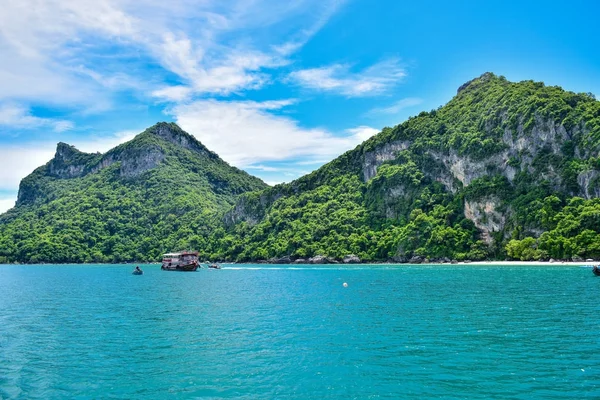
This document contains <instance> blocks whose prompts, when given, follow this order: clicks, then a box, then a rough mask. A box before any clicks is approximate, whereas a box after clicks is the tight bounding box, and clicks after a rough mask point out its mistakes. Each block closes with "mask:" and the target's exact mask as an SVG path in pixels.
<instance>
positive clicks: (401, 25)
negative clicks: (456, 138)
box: [0, 0, 600, 211]
mask: <svg viewBox="0 0 600 400" xmlns="http://www.w3.org/2000/svg"><path fill="white" fill-rule="evenodd" d="M598 15H600V3H598V2H597V1H569V2H552V1H543V2H542V1H527V2H524V1H486V2H483V1H462V2H460V1H457V2H446V1H419V2H411V3H409V2H399V1H383V0H380V1H366V0H346V1H342V0H332V1H328V0H318V1H316V0H295V1H294V0H290V1H287V2H281V1H275V0H271V1H261V0H239V1H224V0H220V1H213V0H198V1H195V0H194V1H193V0H180V1H172V2H165V1H162V0H135V1H134V0H93V1H91V0H46V1H43V2H39V1H36V0H21V1H19V2H9V3H8V4H3V10H2V13H0V59H1V60H2V63H0V211H3V210H6V209H8V208H10V207H11V206H12V205H13V204H14V201H15V198H16V194H17V190H18V184H19V181H20V179H22V178H23V177H24V176H26V175H27V174H29V173H30V172H31V171H32V170H33V169H34V168H35V167H37V166H39V165H42V164H44V163H45V162H47V161H48V160H50V159H51V158H52V156H53V154H54V151H55V148H56V143H57V142H59V141H64V142H67V143H70V144H74V145H75V146H77V147H78V148H79V149H81V150H84V151H90V152H91V151H101V152H104V151H106V150H108V149H110V148H111V147H113V146H115V145H117V144H119V143H122V142H124V141H126V140H129V139H131V138H132V137H133V136H134V135H135V134H137V133H139V132H141V131H142V130H144V129H145V128H146V127H148V126H151V125H153V124H154V123H156V122H157V121H174V122H177V123H178V124H180V126H181V127H182V128H183V129H185V130H187V131H188V132H190V133H191V134H193V135H195V136H196V137H197V138H198V139H199V140H200V141H201V142H202V143H204V144H205V145H206V146H207V147H209V148H210V149H211V150H213V151H215V152H217V153H218V154H219V155H221V157H222V158H224V159H225V160H226V161H228V162H229V163H230V164H232V165H235V166H238V167H240V168H243V169H245V170H246V171H248V172H250V173H252V174H254V175H257V176H259V177H261V178H262V179H263V180H265V181H266V182H268V183H277V182H282V181H290V180H293V179H295V178H297V177H299V176H301V175H303V174H305V173H308V172H310V171H312V170H314V169H316V168H317V167H319V166H320V165H322V164H323V163H324V162H327V161H329V160H331V159H333V158H335V157H336V156H337V155H339V154H341V153H343V152H344V151H346V150H349V149H351V148H354V147H355V146H356V145H357V144H359V143H360V142H362V141H363V140H365V139H366V138H368V137H369V136H370V135H373V134H374V133H376V132H378V131H379V130H380V129H381V128H382V127H384V126H393V125H396V124H398V123H400V122H402V121H404V120H405V119H406V118H407V117H409V116H410V115H414V114H418V113H419V112H420V111H422V110H430V109H433V108H436V107H438V106H439V105H442V104H444V103H446V102H447V101H448V100H450V99H451V98H452V96H453V95H454V94H455V93H456V89H457V88H458V87H459V86H460V85H461V84H462V83H464V82H466V81H468V80H470V79H472V78H474V77H476V76H479V75H481V74H482V73H483V72H486V71H491V72H494V73H496V74H499V75H504V76H506V77H507V78H508V79H509V80H513V81H518V80H523V79H533V80H537V81H544V82H545V83H546V84H550V85H560V86H562V87H564V88H565V89H568V90H572V91H576V92H592V93H594V94H596V95H600V52H599V51H598V49H600V34H599V33H598V30H597V16H598Z"/></svg>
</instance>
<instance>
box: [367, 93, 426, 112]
mask: <svg viewBox="0 0 600 400" xmlns="http://www.w3.org/2000/svg"><path fill="white" fill-rule="evenodd" d="M421 103H423V99H419V98H417V97H407V98H405V99H402V100H398V101H397V102H395V103H393V104H391V105H389V106H387V107H381V108H373V109H372V110H370V111H369V112H368V113H367V114H398V113H399V112H400V111H401V110H404V109H405V108H409V107H414V106H418V105H419V104H421Z"/></svg>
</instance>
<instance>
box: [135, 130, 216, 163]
mask: <svg viewBox="0 0 600 400" xmlns="http://www.w3.org/2000/svg"><path fill="white" fill-rule="evenodd" d="M143 133H146V134H151V135H155V136H158V137H159V138H161V139H163V140H166V141H167V142H170V143H173V144H175V145H178V146H182V147H184V148H186V149H188V150H192V151H195V152H197V153H201V154H204V155H207V156H209V157H210V158H219V156H217V154H215V153H213V152H212V151H210V150H208V149H207V148H206V147H205V146H204V145H203V144H202V143H201V142H200V141H199V140H198V139H196V138H195V137H194V136H193V135H190V134H189V133H187V132H186V131H184V130H183V129H181V128H180V127H179V125H177V124H176V123H174V122H158V123H156V124H154V125H152V126H151V127H150V128H148V129H146V130H145V131H144V132H143Z"/></svg>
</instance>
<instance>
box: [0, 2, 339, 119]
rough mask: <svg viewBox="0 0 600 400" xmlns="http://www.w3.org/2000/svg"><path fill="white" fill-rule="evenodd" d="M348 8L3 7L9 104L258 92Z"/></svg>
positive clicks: (0, 77) (0, 48)
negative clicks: (125, 94) (125, 93)
mask: <svg viewBox="0 0 600 400" xmlns="http://www.w3.org/2000/svg"><path fill="white" fill-rule="evenodd" d="M5 3H6V2H5ZM339 4H341V1H339V0H328V1H319V0H296V1H293V2H288V3H273V2H270V1H267V0H251V1H247V0H223V1H220V2H214V1H208V0H179V1H176V2H164V1H158V0H136V1H133V0H46V1H39V0H21V1H18V2H8V3H6V4H2V13H0V27H1V28H0V58H1V59H2V60H3V62H2V63H1V64H0V87H2V91H1V92H0V100H2V99H11V100H20V101H28V100H31V101H36V102H37V103H43V102H45V103H52V104H63V105H65V104H66V105H69V106H73V105H77V106H83V107H85V108H87V107H91V106H93V105H94V104H96V103H97V102H105V103H107V102H108V99H109V98H110V96H111V94H113V93H115V92H118V91H122V90H134V91H136V92H137V93H142V94H144V95H149V96H154V97H158V98H160V99H164V100H167V101H182V100H184V99H186V98H187V97H188V95H190V94H191V93H198V94H206V93H208V94H211V93H213V94H228V93H232V92H238V91H242V90H248V89H256V88H259V87H261V86H263V85H264V84H266V83H268V82H269V76H268V74H267V73H265V70H269V69H272V68H277V67H280V66H282V65H285V64H287V63H288V60H287V59H286V58H285V57H287V56H289V55H290V53H292V52H293V51H296V50H298V48H299V47H301V46H302V45H304V44H305V43H306V42H307V41H308V40H309V39H310V38H311V37H312V36H313V35H314V34H315V33H316V32H317V31H318V30H319V29H321V27H322V26H323V25H324V24H325V23H326V22H327V20H329V18H330V17H331V15H332V14H333V13H334V12H335V11H336V10H337V8H338V7H339ZM298 32H299V33H298ZM281 43H283V44H281ZM292 43H293V44H292ZM283 48H285V49H286V50H285V51H283V50H282V49H283ZM149 65H151V66H152V67H153V69H152V70H148V66H149ZM158 65H160V66H162V68H163V69H164V70H159V69H158V68H156V67H157V66H158ZM140 74H141V75H143V76H140ZM174 77H176V79H173V78H174ZM167 78H168V79H167ZM177 81H178V82H177ZM183 88H185V89H183Z"/></svg>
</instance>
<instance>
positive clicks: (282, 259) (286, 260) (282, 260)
mask: <svg viewBox="0 0 600 400" xmlns="http://www.w3.org/2000/svg"><path fill="white" fill-rule="evenodd" d="M291 262H292V259H291V258H290V256H283V257H280V258H277V257H273V258H271V259H269V263H270V264H290V263H291Z"/></svg>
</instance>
